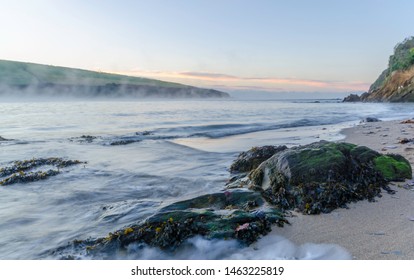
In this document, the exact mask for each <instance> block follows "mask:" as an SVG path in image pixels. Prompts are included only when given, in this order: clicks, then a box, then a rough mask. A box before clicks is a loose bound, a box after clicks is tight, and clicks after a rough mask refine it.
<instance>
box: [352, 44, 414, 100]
mask: <svg viewBox="0 0 414 280" xmlns="http://www.w3.org/2000/svg"><path fill="white" fill-rule="evenodd" d="M344 101H345V102H358V101H385V102H414V37H409V38H406V39H405V40H404V41H403V42H401V43H399V44H397V45H396V46H395V48H394V54H393V55H391V56H390V58H389V61H388V67H387V69H385V70H384V71H383V72H382V73H381V74H380V75H379V77H378V78H377V80H376V81H375V82H374V83H373V84H372V85H371V87H370V88H369V91H368V92H367V93H364V94H362V95H361V96H360V97H357V96H355V95H352V94H351V95H350V96H348V97H346V98H345V99H344Z"/></svg>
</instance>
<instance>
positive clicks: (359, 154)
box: [248, 141, 412, 214]
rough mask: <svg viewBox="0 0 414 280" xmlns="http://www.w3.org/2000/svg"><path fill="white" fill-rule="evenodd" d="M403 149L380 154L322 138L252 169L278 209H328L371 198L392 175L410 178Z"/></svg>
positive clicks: (252, 177) (254, 180)
mask: <svg viewBox="0 0 414 280" xmlns="http://www.w3.org/2000/svg"><path fill="white" fill-rule="evenodd" d="M411 177H412V171H411V165H410V163H409V162H408V161H407V160H406V159H405V158H404V157H402V156H400V155H393V154H388V155H382V154H380V153H378V152H376V151H373V150H371V149H369V148H367V147H363V146H357V145H353V144H349V143H332V142H326V141H321V142H317V143H312V144H309V145H305V146H299V147H294V148H291V149H286V150H283V151H280V152H278V153H276V154H275V155H273V156H272V157H271V158H269V159H268V160H266V161H264V162H263V163H262V164H261V165H260V166H259V167H258V168H256V169H255V170H253V171H252V172H251V173H250V174H249V184H248V186H249V187H250V188H251V189H254V190H258V191H260V192H261V193H262V195H263V196H264V197H265V198H266V199H267V200H268V201H269V202H270V203H271V204H273V205H276V206H277V207H279V208H280V209H285V210H290V209H295V208H297V209H299V210H300V211H302V212H303V213H306V214H317V213H320V212H323V213H327V212H330V211H332V210H334V209H336V208H338V207H346V204H347V203H349V202H352V201H357V200H362V199H368V200H370V201H373V200H374V198H375V197H376V196H379V195H380V192H381V189H384V190H386V191H388V192H392V190H391V189H389V187H388V186H387V184H388V181H391V180H404V179H405V178H411Z"/></svg>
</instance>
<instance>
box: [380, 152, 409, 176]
mask: <svg viewBox="0 0 414 280" xmlns="http://www.w3.org/2000/svg"><path fill="white" fill-rule="evenodd" d="M374 163H375V167H376V169H377V170H378V171H380V172H381V173H382V175H383V176H384V178H385V179H387V180H389V181H403V180H404V179H406V178H411V177H412V170H411V165H410V163H409V162H408V160H406V159H405V158H404V157H403V156H401V155H396V154H388V155H381V156H379V157H376V158H375V159H374Z"/></svg>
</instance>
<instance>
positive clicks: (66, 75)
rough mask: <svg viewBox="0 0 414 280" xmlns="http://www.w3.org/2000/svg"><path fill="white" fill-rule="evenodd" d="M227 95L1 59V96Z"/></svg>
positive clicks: (189, 96) (213, 96) (178, 96)
mask: <svg viewBox="0 0 414 280" xmlns="http://www.w3.org/2000/svg"><path fill="white" fill-rule="evenodd" d="M1 96H12V97H18V98H23V97H26V96H30V97H36V96H45V97H78V98H85V97H87V98H93V97H104V98H117V97H128V98H223V97H229V95H228V94H227V93H225V92H221V91H218V90H213V89H203V88H197V87H193V86H187V85H182V84H178V83H170V82H164V81H159V80H154V79H146V78H140V77H132V76H125V75H116V74H109V73H101V72H94V71H88V70H81V69H74V68H68V67H58V66H49V65H42V64H35V63H25V62H17V61H7V60H0V97H1Z"/></svg>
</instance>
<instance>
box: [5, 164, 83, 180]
mask: <svg viewBox="0 0 414 280" xmlns="http://www.w3.org/2000/svg"><path fill="white" fill-rule="evenodd" d="M81 163H86V162H82V161H79V160H65V159H62V158H55V157H53V158H38V159H36V158H33V159H30V160H23V161H20V160H17V161H14V162H13V164H12V165H10V166H6V167H3V168H0V178H1V177H6V178H4V179H2V180H0V185H3V186H5V185H11V184H15V183H29V182H34V181H39V180H44V179H47V178H49V177H51V176H55V175H57V174H59V173H60V169H61V168H65V167H69V166H71V165H75V164H81ZM45 166H54V167H56V168H57V170H55V169H47V170H37V171H34V172H32V171H30V170H33V169H35V168H40V167H45Z"/></svg>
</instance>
